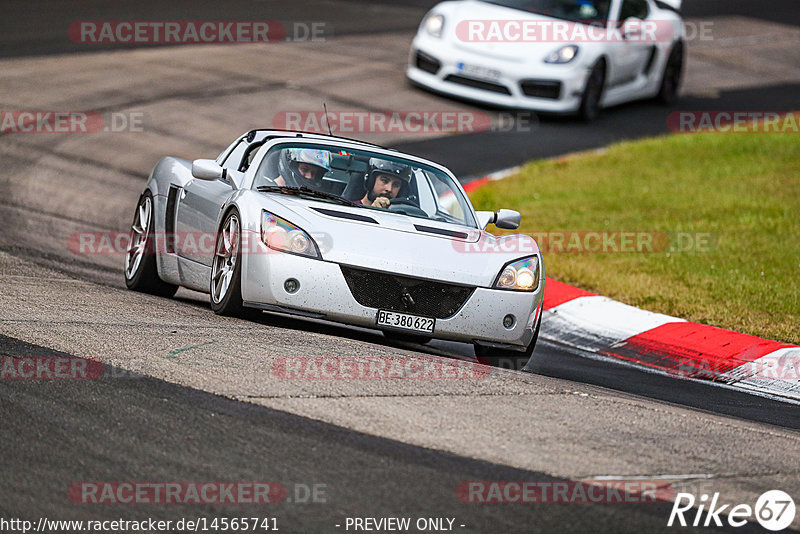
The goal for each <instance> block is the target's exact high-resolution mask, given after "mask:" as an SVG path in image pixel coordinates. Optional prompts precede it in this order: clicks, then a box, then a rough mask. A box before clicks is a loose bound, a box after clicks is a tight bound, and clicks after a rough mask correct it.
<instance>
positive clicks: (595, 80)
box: [578, 60, 606, 122]
mask: <svg viewBox="0 0 800 534" xmlns="http://www.w3.org/2000/svg"><path fill="white" fill-rule="evenodd" d="M605 71H606V69H605V64H604V63H603V62H602V60H601V61H598V62H597V63H595V64H594V67H592V72H591V73H589V77H588V78H587V79H586V87H584V89H583V97H581V105H580V107H579V108H578V116H579V117H580V118H581V120H583V121H585V122H592V121H593V120H595V119H596V118H597V116H598V115H600V100H601V99H602V98H603V85H604V83H605V77H606V72H605Z"/></svg>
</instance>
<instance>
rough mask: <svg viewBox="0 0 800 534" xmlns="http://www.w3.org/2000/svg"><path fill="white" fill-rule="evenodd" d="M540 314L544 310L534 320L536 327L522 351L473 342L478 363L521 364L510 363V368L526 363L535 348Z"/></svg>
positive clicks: (495, 364)
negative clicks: (485, 345)
mask: <svg viewBox="0 0 800 534" xmlns="http://www.w3.org/2000/svg"><path fill="white" fill-rule="evenodd" d="M542 315H544V310H542V311H540V312H539V319H538V320H537V321H536V329H535V330H534V331H533V337H532V338H531V342H530V343H529V344H528V347H527V348H526V349H525V350H524V351H516V350H508V349H495V348H491V347H484V346H482V345H478V344H477V343H473V345H472V346H473V348H474V349H475V357H476V358H478V361H479V362H480V363H484V364H486V365H491V366H492V367H500V366H503V364H504V363H505V362H517V363H521V364H522V365H518V364H512V365H511V368H512V369H515V370H519V369H522V367H524V366H525V364H526V363H528V360H530V359H531V356H532V355H533V349H534V348H536V341H537V340H538V339H539V328H541V326H542Z"/></svg>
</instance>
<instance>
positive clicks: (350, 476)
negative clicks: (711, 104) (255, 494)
mask: <svg viewBox="0 0 800 534" xmlns="http://www.w3.org/2000/svg"><path fill="white" fill-rule="evenodd" d="M0 354H8V355H17V356H27V355H29V356H36V357H64V356H68V355H65V354H63V353H58V352H56V351H52V350H49V349H46V348H44V347H37V346H35V345H30V344H26V343H22V342H19V341H16V340H14V339H10V338H7V337H5V336H0ZM106 370H107V372H109V373H110V374H111V375H113V374H114V372H115V370H114V369H113V368H110V367H108V368H107V369H106ZM118 372H120V373H123V372H124V371H118ZM0 400H1V401H2V402H0V415H2V420H3V430H2V439H3V462H4V467H3V482H4V485H10V486H13V488H14V492H15V494H16V497H15V498H14V499H13V500H10V499H7V498H6V499H3V500H2V501H0V517H5V518H13V517H29V518H36V517H45V518H51V519H53V518H58V519H60V520H69V519H96V520H102V519H116V518H125V519H128V520H141V519H145V518H154V519H156V518H157V519H171V520H179V519H180V518H182V517H189V518H194V517H203V516H205V517H211V518H213V517H242V516H245V517H262V518H263V517H277V518H278V528H279V530H284V531H288V532H339V531H344V530H343V529H341V528H337V527H336V525H337V524H338V525H342V524H344V519H345V517H407V516H412V517H415V518H420V517H441V518H455V519H456V522H455V525H456V526H455V528H454V530H455V531H457V532H458V531H461V532H555V531H558V532H597V531H613V532H618V533H627V532H630V533H641V532H672V531H673V529H671V528H668V527H666V525H665V518H666V517H668V516H669V513H670V509H671V506H672V503H670V502H646V503H639V504H621V503H607V504H594V503H587V504H578V505H576V504H549V503H541V504H536V505H531V504H529V503H528V504H504V505H498V504H473V503H463V502H461V501H459V499H458V498H457V496H456V488H457V487H458V486H459V484H461V483H462V482H463V481H469V480H510V481H514V480H520V481H523V480H524V481H536V482H542V483H552V482H559V480H558V479H556V478H554V477H552V476H549V475H546V474H544V473H536V472H530V471H523V470H519V469H513V468H510V467H506V466H502V465H496V464H491V463H488V462H482V461H478V460H472V459H469V458H463V457H459V456H455V455H452V454H447V453H443V452H439V451H435V450H431V449H425V448H420V447H413V446H410V445H406V444H404V443H400V442H397V441H393V440H387V439H383V438H378V437H374V436H369V435H366V434H361V433H358V432H352V431H348V430H344V429H341V428H338V427H335V426H333V425H328V424H325V423H320V422H318V421H313V420H310V419H306V418H303V417H298V416H295V415H291V414H287V413H285V412H280V411H276V410H270V409H267V408H262V407H257V406H252V405H249V404H246V403H240V402H236V401H232V400H229V399H225V398H222V397H218V396H215V395H211V394H209V393H205V392H201V391H198V390H194V389H190V388H184V387H180V386H176V385H174V384H170V383H168V382H163V381H161V380H157V379H154V378H149V377H144V376H142V377H134V378H130V379H124V380H120V379H113V378H111V379H100V380H88V381H82V380H75V381H68V380H63V381H27V382H25V383H21V384H14V385H11V384H10V383H9V382H8V381H4V382H2V383H0ZM112 480H114V481H119V480H136V481H140V482H147V481H149V482H159V481H165V480H186V481H198V480H204V481H210V480H220V481H222V480H242V481H260V482H279V483H281V484H283V485H284V486H285V487H286V488H287V491H288V499H287V501H286V502H282V503H276V504H268V505H251V506H243V505H237V506H233V505H194V504H192V505H139V506H136V507H135V508H133V509H132V508H131V507H130V506H127V505H124V504H122V505H121V504H117V505H102V506H100V505H82V506H75V504H74V503H73V502H72V501H71V500H70V497H69V495H68V488H69V487H70V486H71V485H72V484H74V483H75V482H76V481H112ZM294 481H302V482H300V483H299V485H300V488H298V486H297V485H296V484H297V483H296V482H294ZM318 481H325V482H322V484H323V488H324V491H323V492H318V493H317V495H319V498H318V499H317V501H316V502H312V501H308V502H306V501H304V500H303V498H304V497H305V496H306V495H307V494H306V492H305V490H304V489H302V488H305V487H308V486H314V485H316V484H318V483H320V482H318ZM5 491H6V490H5V489H4V492H5ZM293 499H294V501H295V502H291V501H292V500H293ZM462 525H463V526H462ZM412 531H414V529H412ZM704 531H707V532H718V531H722V532H761V531H762V530H761V529H760V528H758V527H756V526H753V525H748V526H746V527H745V528H732V527H730V526H727V528H721V529H704Z"/></svg>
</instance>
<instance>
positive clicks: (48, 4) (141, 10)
mask: <svg viewBox="0 0 800 534" xmlns="http://www.w3.org/2000/svg"><path fill="white" fill-rule="evenodd" d="M437 3H438V2H436V1H430V0H405V1H402V2H392V1H391V0H345V1H332V0H309V1H304V2H283V1H280V0H229V1H226V2H214V1H192V0H177V1H174V2H155V1H137V0H121V1H117V2H114V3H113V4H109V3H108V2H105V1H103V0H86V1H82V2H67V1H64V0H41V1H38V2H36V3H35V4H32V3H31V2H29V1H27V0H6V1H5V2H3V7H2V11H3V17H2V19H0V56H5V57H19V56H29V55H38V54H61V53H73V52H83V51H86V47H85V46H82V45H80V44H78V43H72V42H70V41H65V39H63V36H64V34H65V33H66V29H67V27H68V26H69V24H70V23H71V22H73V21H80V20H147V21H159V20H187V19H188V20H278V21H284V20H302V21H308V20H325V21H331V22H332V24H333V25H334V28H335V30H334V31H335V33H336V35H352V34H355V33H374V32H386V31H397V30H413V29H415V28H416V27H417V25H418V24H419V21H420V19H421V18H422V16H423V15H424V14H425V12H426V11H427V10H428V9H430V8H431V7H433V6H434V5H436V4H437ZM381 8H389V9H391V11H390V12H387V11H385V10H383V9H381ZM188 14H191V15H190V16H189V15H188ZM682 14H683V16H684V17H710V16H720V15H737V16H743V17H753V18H759V19H763V20H768V21H772V22H780V23H783V24H794V25H800V10H798V9H797V3H796V2H793V1H792V0H775V1H771V2H769V3H768V5H765V4H762V3H759V2H752V1H747V0H738V1H729V0H684V2H683V8H682ZM99 46H100V47H99V48H93V49H95V50H97V49H112V48H123V47H127V45H117V46H113V45H99Z"/></svg>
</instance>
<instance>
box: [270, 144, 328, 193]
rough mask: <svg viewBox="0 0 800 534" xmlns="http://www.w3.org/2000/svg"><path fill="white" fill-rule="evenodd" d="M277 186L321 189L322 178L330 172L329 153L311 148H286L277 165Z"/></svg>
mask: <svg viewBox="0 0 800 534" xmlns="http://www.w3.org/2000/svg"><path fill="white" fill-rule="evenodd" d="M278 168H279V171H280V176H278V177H277V178H275V183H276V184H278V185H288V186H295V187H300V186H306V187H311V188H313V189H322V188H323V183H322V177H323V176H325V173H327V172H329V171H330V170H331V153H330V152H328V151H327V150H317V149H313V148H288V149H286V150H284V151H283V154H282V155H281V158H280V161H279V163H278Z"/></svg>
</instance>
